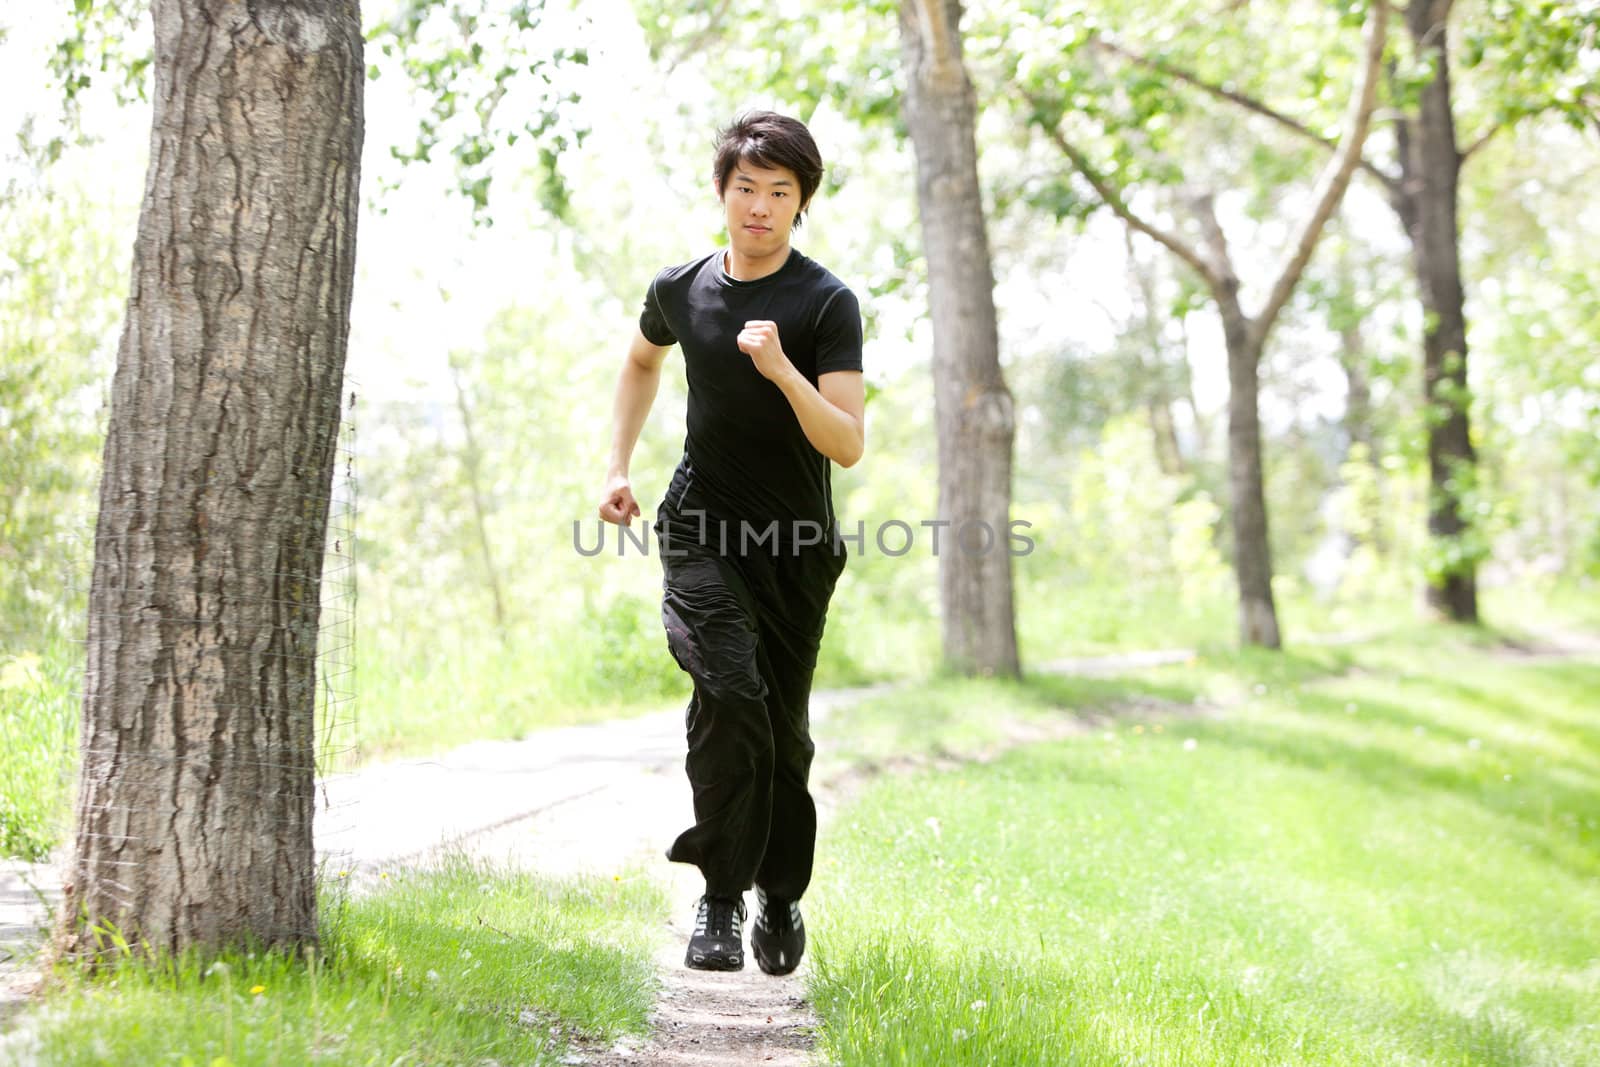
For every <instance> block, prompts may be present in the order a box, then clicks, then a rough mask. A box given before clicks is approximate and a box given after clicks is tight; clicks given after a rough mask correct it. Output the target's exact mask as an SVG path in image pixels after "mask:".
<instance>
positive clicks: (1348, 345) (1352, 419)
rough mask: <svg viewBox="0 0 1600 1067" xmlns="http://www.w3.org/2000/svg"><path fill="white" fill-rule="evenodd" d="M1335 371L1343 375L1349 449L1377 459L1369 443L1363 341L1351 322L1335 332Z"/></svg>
mask: <svg viewBox="0 0 1600 1067" xmlns="http://www.w3.org/2000/svg"><path fill="white" fill-rule="evenodd" d="M1339 367H1340V369H1341V370H1343V371H1344V383H1345V401H1344V429H1345V433H1347V434H1348V435H1349V436H1350V443H1351V444H1352V445H1362V446H1364V447H1365V448H1366V450H1367V456H1368V458H1369V459H1370V460H1371V462H1373V463H1376V462H1377V461H1378V457H1377V455H1376V454H1375V452H1374V450H1373V439H1372V382H1371V380H1370V379H1369V378H1368V377H1367V347H1366V340H1365V339H1364V338H1363V337H1362V336H1361V326H1360V325H1359V324H1358V323H1356V322H1354V321H1352V322H1348V323H1346V324H1345V325H1344V326H1343V327H1342V328H1341V329H1340V330H1339Z"/></svg>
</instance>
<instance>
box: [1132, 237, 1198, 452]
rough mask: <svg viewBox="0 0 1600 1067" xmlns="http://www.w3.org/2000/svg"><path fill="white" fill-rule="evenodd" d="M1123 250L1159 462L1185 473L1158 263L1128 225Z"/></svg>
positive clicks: (1138, 366)
mask: <svg viewBox="0 0 1600 1067" xmlns="http://www.w3.org/2000/svg"><path fill="white" fill-rule="evenodd" d="M1123 249H1124V250H1125V251H1126V253H1127V257H1128V280H1129V281H1130V282H1132V283H1133V287H1134V288H1135V289H1136V290H1137V291H1138V293H1139V301H1140V311H1139V330H1138V332H1139V334H1140V335H1142V336H1143V338H1144V345H1143V347H1142V349H1139V350H1135V352H1134V355H1133V363H1134V368H1135V373H1137V375H1138V377H1139V385H1140V388H1142V389H1143V391H1144V407H1145V414H1146V416H1147V417H1148V418H1149V420H1150V434H1151V445H1152V447H1153V448H1154V450H1155V457H1156V464H1157V465H1158V466H1159V467H1160V468H1161V473H1163V474H1183V473H1184V471H1185V469H1186V466H1185V463H1184V459H1183V450H1182V449H1181V448H1180V447H1179V446H1178V432H1177V429H1176V428H1175V427H1174V426H1173V421H1172V386H1171V383H1170V378H1171V375H1172V368H1171V367H1170V366H1169V365H1168V362H1167V358H1166V348H1167V346H1166V342H1165V340H1164V339H1163V337H1162V335H1161V330H1162V325H1163V323H1164V322H1165V321H1166V320H1165V319H1164V318H1163V317H1162V316H1161V315H1158V314H1157V313H1156V286H1155V279H1154V278H1153V277H1152V275H1153V274H1154V273H1155V266H1154V265H1153V264H1149V263H1145V262H1143V261H1141V260H1140V259H1139V257H1138V252H1137V249H1136V247H1135V246H1134V243H1133V233H1132V232H1131V231H1129V230H1127V229H1126V228H1124V229H1123ZM1147 353H1148V358H1146V354H1147Z"/></svg>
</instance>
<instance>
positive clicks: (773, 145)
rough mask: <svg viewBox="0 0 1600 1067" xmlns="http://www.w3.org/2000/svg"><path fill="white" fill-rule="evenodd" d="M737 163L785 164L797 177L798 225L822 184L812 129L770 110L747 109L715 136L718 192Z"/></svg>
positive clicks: (721, 193)
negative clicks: (798, 186) (798, 197)
mask: <svg viewBox="0 0 1600 1067" xmlns="http://www.w3.org/2000/svg"><path fill="white" fill-rule="evenodd" d="M740 163H748V164H750V165H751V166H755V167H767V168H772V167H787V168H788V169H789V170H791V171H793V172H794V176H795V177H796V178H799V179H800V210H799V211H797V212H795V216H794V224H795V225H796V226H799V225H800V220H801V219H802V218H804V216H805V213H806V208H807V207H809V206H810V204H811V194H813V193H815V192H816V191H817V186H819V185H821V184H822V153H821V152H819V151H817V142H816V141H814V140H812V139H811V131H810V130H808V129H806V125H805V123H803V122H801V121H800V120H799V119H792V118H790V117H789V116H787V115H779V114H777V113H776V112H772V111H747V112H745V113H744V114H743V115H740V116H739V117H738V118H736V119H734V120H733V122H732V123H731V124H730V125H729V126H728V128H727V129H725V130H723V131H722V132H721V133H719V134H718V135H717V158H716V163H715V164H714V173H715V176H716V179H717V195H718V196H722V195H725V193H726V190H727V184H728V177H729V176H730V175H731V174H732V173H733V171H734V168H735V167H737V166H738V165H739V164H740Z"/></svg>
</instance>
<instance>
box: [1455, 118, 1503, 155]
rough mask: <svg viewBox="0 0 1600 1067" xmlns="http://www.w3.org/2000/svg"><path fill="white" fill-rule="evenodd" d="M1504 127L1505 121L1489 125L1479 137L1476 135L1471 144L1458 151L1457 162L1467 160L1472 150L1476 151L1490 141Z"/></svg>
mask: <svg viewBox="0 0 1600 1067" xmlns="http://www.w3.org/2000/svg"><path fill="white" fill-rule="evenodd" d="M1505 128H1506V124H1505V123H1503V122H1497V123H1495V124H1494V125H1492V126H1490V127H1489V128H1488V129H1487V130H1484V131H1483V133H1482V134H1481V135H1479V137H1478V139H1477V140H1476V141H1473V142H1472V143H1471V144H1469V145H1467V147H1466V148H1463V149H1462V150H1461V152H1460V153H1459V161H1458V162H1459V163H1462V164H1464V163H1466V161H1467V160H1469V159H1471V158H1472V154H1473V153H1474V152H1476V151H1477V150H1478V149H1480V148H1482V147H1483V146H1484V145H1486V144H1488V143H1489V142H1490V141H1492V140H1494V138H1495V135H1496V134H1498V133H1499V132H1500V131H1501V130H1503V129H1505Z"/></svg>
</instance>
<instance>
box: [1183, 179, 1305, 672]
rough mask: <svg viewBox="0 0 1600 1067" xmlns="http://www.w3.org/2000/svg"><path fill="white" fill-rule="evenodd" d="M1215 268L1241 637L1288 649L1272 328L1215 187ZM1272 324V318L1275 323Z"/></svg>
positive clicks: (1204, 202)
mask: <svg viewBox="0 0 1600 1067" xmlns="http://www.w3.org/2000/svg"><path fill="white" fill-rule="evenodd" d="M1194 209H1195V215H1196V217H1198V219H1199V220H1200V230H1201V234H1202V235H1203V241H1204V243H1203V247H1204V248H1205V251H1206V255H1207V256H1208V257H1209V262H1210V264H1211V271H1212V296H1213V297H1215V298H1216V301H1217V312H1218V314H1219V315H1220V316H1221V318H1222V338H1223V344H1224V347H1226V348H1227V351H1228V498H1229V499H1228V503H1229V514H1230V518H1231V519H1232V523H1233V573H1234V578H1235V580H1236V581H1237V582H1238V583H1239V642H1240V643H1241V644H1244V645H1257V646H1259V647H1262V648H1282V647H1283V635H1282V634H1281V633H1280V632H1279V630H1278V605H1277V602H1276V600H1275V599H1274V598H1273V595H1272V541H1271V538H1270V537H1269V536H1268V530H1267V494H1266V486H1265V478H1264V477H1263V475H1262V463H1261V407H1260V404H1261V400H1260V396H1261V382H1260V375H1261V353H1262V351H1263V349H1264V348H1265V347H1266V337H1267V333H1266V330H1265V329H1264V328H1263V324H1262V322H1261V321H1260V320H1253V319H1252V318H1251V317H1250V316H1249V315H1248V314H1246V313H1245V310H1244V308H1243V307H1242V306H1241V305H1240V303H1239V276H1238V274H1237V273H1236V272H1235V271H1234V269H1233V261H1232V257H1231V256H1229V254H1228V242H1227V237H1226V235H1225V234H1224V233H1223V232H1222V226H1221V224H1220V223H1218V221H1217V213H1216V205H1215V201H1214V199H1213V197H1212V196H1210V195H1209V194H1206V195H1202V196H1198V197H1196V198H1195V201H1194ZM1268 325H1270V324H1268Z"/></svg>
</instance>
